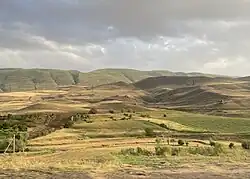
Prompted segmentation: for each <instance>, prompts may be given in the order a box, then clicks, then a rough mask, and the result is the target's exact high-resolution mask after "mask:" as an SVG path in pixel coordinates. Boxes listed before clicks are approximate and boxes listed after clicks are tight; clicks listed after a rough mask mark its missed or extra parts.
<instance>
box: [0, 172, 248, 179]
mask: <svg viewBox="0 0 250 179" xmlns="http://www.w3.org/2000/svg"><path fill="white" fill-rule="evenodd" d="M0 178H1V179H2V178H4V179H5V178H6V179H8V178H13V179H33V178H36V179H92V178H99V179H136V178H138V179H247V178H250V171H241V172H235V171H233V172H229V173H223V174H215V173H211V172H187V171H184V172H181V171H176V172H174V171H172V172H169V171H167V172H166V171H154V172H150V171H148V172H146V171H135V170H121V171H117V172H116V173H111V174H106V175H105V176H99V175H98V176H96V177H90V176H89V175H88V174H86V173H85V172H43V171H34V170H32V171H11V170H4V171H0Z"/></svg>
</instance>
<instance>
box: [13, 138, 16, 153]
mask: <svg viewBox="0 0 250 179" xmlns="http://www.w3.org/2000/svg"><path fill="white" fill-rule="evenodd" d="M13 153H16V135H15V134H14V137H13Z"/></svg>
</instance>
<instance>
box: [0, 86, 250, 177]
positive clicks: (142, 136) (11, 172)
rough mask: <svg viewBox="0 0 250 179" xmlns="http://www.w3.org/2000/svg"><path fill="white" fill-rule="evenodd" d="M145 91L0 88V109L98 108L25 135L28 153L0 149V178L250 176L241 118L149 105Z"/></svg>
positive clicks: (248, 125)
mask: <svg viewBox="0 0 250 179" xmlns="http://www.w3.org/2000/svg"><path fill="white" fill-rule="evenodd" d="M148 93H149V92H146V91H143V90H140V89H131V88H126V87H124V88H122V89H120V88H114V89H112V90H111V89H109V88H104V87H103V86H102V87H98V88H97V89H93V90H91V89H90V90H89V89H86V88H85V87H80V86H78V87H64V88H60V90H46V91H28V92H12V93H0V106H1V108H0V112H1V114H2V115H3V114H7V113H12V114H13V115H15V114H19V115H21V114H36V113H48V112H53V113H59V114H62V113H68V112H72V113H74V112H81V113H87V112H88V111H89V110H90V109H91V108H95V109H97V111H98V113H97V114H90V115H89V118H88V120H87V121H86V120H80V121H77V122H75V123H74V124H73V125H72V126H70V127H69V128H62V129H57V130H56V131H55V132H52V133H49V134H47V135H44V136H41V137H37V138H34V139H31V140H29V141H28V149H29V151H26V152H18V153H15V154H11V153H10V154H0V161H1V162H0V178H51V177H52V178H65V177H67V178H100V179H101V178H118V179H119V178H174V179H175V178H191V179H192V178H201V179H209V178H211V179H212V178H215V179H216V178H218V179H219V178H222V179H224V178H225V179H226V178H229V179H230V178H232V179H236V178H237V179H238V178H249V177H250V167H249V166H250V165H249V164H250V160H249V157H250V151H249V150H245V149H243V148H242V147H241V142H242V140H243V139H244V140H245V139H248V138H249V136H250V120H249V119H248V118H244V117H225V116H224V117H223V116H213V115H206V114H200V113H199V114H198V113H189V112H181V111H176V110H170V109H168V110H167V109H159V108H153V107H152V106H151V107H149V106H150V105H147V104H145V103H144V101H143V100H142V98H141V97H142V96H143V95H148ZM39 125H42V124H39ZM147 130H148V131H149V132H147ZM158 140H160V141H161V142H160V143H159V142H157V141H158ZM178 140H182V141H184V142H185V144H184V145H180V144H178ZM211 141H214V142H215V143H216V144H218V146H219V148H217V147H213V146H211V145H210V142H211ZM187 142H188V144H186V143H187ZM230 143H234V147H233V148H232V149H230V148H229V144H230ZM138 147H139V148H140V149H138ZM157 147H159V148H161V149H164V152H163V153H162V154H161V155H158V154H157V150H156V148H157ZM141 150H142V152H141V153H140V152H138V151H141ZM131 151H132V152H131ZM136 151H137V152H136Z"/></svg>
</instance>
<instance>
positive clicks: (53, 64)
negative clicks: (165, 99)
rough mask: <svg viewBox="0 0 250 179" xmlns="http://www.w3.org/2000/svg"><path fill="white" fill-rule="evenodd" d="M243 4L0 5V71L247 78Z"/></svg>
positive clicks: (248, 4) (150, 0)
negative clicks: (166, 73) (109, 71)
mask: <svg viewBox="0 0 250 179" xmlns="http://www.w3.org/2000/svg"><path fill="white" fill-rule="evenodd" d="M249 32H250V0H41V1H40V0H22V1H20V0H0V68H58V69H74V70H80V71H91V70H95V69H100V68H133V69H139V70H171V71H182V72H204V73H214V74H223V75H232V76H247V75H250V33H249Z"/></svg>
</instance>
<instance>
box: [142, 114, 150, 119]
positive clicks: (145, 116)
mask: <svg viewBox="0 0 250 179" xmlns="http://www.w3.org/2000/svg"><path fill="white" fill-rule="evenodd" d="M140 117H144V118H150V115H149V114H141V115H140Z"/></svg>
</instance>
